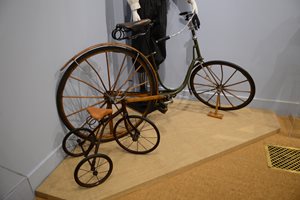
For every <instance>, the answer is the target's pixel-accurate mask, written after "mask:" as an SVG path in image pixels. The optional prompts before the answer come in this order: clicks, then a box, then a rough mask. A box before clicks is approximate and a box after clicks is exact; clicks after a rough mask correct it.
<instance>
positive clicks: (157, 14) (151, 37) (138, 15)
mask: <svg viewBox="0 0 300 200" xmlns="http://www.w3.org/2000/svg"><path fill="white" fill-rule="evenodd" d="M186 1H187V2H188V3H189V4H191V6H192V11H193V12H195V13H196V14H197V13H198V7H197V4H196V2H195V0H186ZM127 2H128V4H129V6H130V8H131V12H132V20H133V21H139V20H141V19H146V18H148V19H151V20H152V21H153V22H154V25H153V27H152V28H151V30H150V32H149V33H148V34H146V35H144V36H140V37H138V38H136V39H134V40H132V46H133V47H135V48H136V49H138V50H140V51H141V52H142V53H144V54H145V55H149V54H150V53H151V52H153V51H155V52H156V54H155V55H154V61H152V62H155V65H154V66H156V67H157V69H158V67H159V65H160V64H161V63H162V62H163V61H164V60H165V58H166V43H165V41H163V42H159V43H158V44H157V43H156V42H155V41H156V40H157V39H160V38H163V37H165V36H166V27H167V0H127Z"/></svg>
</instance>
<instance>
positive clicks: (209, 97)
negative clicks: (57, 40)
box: [56, 12, 255, 141]
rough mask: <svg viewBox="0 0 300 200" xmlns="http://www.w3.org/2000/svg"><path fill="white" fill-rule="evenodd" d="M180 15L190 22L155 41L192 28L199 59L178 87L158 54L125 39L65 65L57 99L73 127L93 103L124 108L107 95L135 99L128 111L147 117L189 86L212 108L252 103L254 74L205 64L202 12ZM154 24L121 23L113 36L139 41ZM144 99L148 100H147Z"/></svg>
mask: <svg viewBox="0 0 300 200" xmlns="http://www.w3.org/2000/svg"><path fill="white" fill-rule="evenodd" d="M180 15H181V16H183V17H184V19H185V20H186V21H187V22H186V25H185V26H184V27H183V28H182V30H180V31H179V32H177V33H175V34H173V35H170V36H167V37H165V38H161V39H160V40H158V41H154V42H160V41H163V40H168V39H170V38H172V37H174V36H176V35H178V34H180V33H181V32H183V31H184V30H186V29H187V28H188V29H189V30H190V31H191V40H192V41H193V47H192V49H191V52H192V53H193V57H192V60H191V62H190V65H189V66H188V68H187V71H186V75H185V78H184V80H183V82H182V83H181V84H180V85H179V86H178V88H175V89H170V88H168V87H167V86H165V85H164V84H163V82H162V81H161V79H160V77H159V74H158V72H157V71H156V70H155V69H156V67H155V66H153V65H155V63H154V62H150V61H151V60H152V59H153V56H154V55H155V52H153V53H151V54H150V55H144V54H143V53H141V52H139V51H138V50H137V49H134V48H133V47H131V46H130V45H127V44H124V43H121V42H118V43H103V44H97V45H94V46H91V47H89V48H87V49H85V50H83V51H81V52H79V53H78V54H76V55H75V56H74V57H73V58H71V59H70V60H69V61H68V62H67V63H66V64H65V65H64V66H63V68H62V69H61V70H62V71H63V75H62V78H61V80H60V82H59V85H58V90H57V96H56V101H57V109H58V114H59V116H60V118H61V120H62V121H63V123H64V124H65V126H66V127H67V128H68V129H70V130H72V129H74V128H77V127H84V126H86V121H85V119H86V115H88V113H87V108H88V107H90V106H97V107H100V108H108V109H113V110H119V109H120V108H119V107H120V106H119V105H118V104H112V103H111V102H110V101H109V100H108V99H107V98H106V96H109V97H110V98H118V96H119V95H120V94H122V95H124V97H125V98H126V99H130V100H131V101H130V102H128V103H127V104H126V106H127V108H128V112H130V113H138V114H139V115H141V116H146V115H147V114H149V113H150V112H152V111H153V110H156V109H158V110H162V111H163V112H165V111H166V110H165V108H166V102H170V101H171V100H172V98H174V97H175V96H176V95H177V94H178V93H180V92H181V91H183V90H184V89H185V88H186V87H188V89H189V91H190V93H192V94H194V96H195V97H196V98H197V99H198V100H199V101H201V102H202V103H204V104H206V105H207V106H209V107H212V108H218V109H220V110H236V109H241V108H243V107H245V106H247V105H248V104H249V103H250V102H251V101H252V99H253V98H254V95H255V84H254V81H253V79H252V77H251V76H250V74H249V73H248V72H247V71H246V70H244V69H243V68H242V67H240V66H238V65H236V64H233V63H231V62H227V61H221V60H214V61H208V62H204V59H203V57H202V55H201V52H200V47H199V43H198V39H197V36H196V31H197V28H198V27H197V26H198V25H197V24H195V20H194V19H195V17H197V15H196V14H193V13H189V12H184V13H181V14H180ZM151 26H152V22H151V20H149V19H144V20H141V21H138V22H129V23H121V24H117V25H116V28H115V30H113V31H112V36H113V38H115V39H117V40H125V39H133V38H136V37H138V36H140V35H144V34H147V32H148V31H149V29H150V28H151ZM159 88H162V89H159ZM141 98H143V99H144V100H145V101H144V102H141V101H140V100H139V99H141ZM135 101H136V102H135ZM114 124H115V121H114V120H111V121H110V123H108V124H107V126H106V131H105V133H104V135H103V138H102V139H103V141H110V140H113V139H114V136H113V127H114ZM117 134H118V133H117Z"/></svg>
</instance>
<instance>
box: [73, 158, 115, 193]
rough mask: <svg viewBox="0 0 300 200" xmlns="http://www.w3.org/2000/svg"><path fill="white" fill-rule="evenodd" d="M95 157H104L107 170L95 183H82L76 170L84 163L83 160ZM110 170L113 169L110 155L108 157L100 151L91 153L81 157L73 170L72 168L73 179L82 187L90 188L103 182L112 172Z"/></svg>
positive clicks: (86, 160)
mask: <svg viewBox="0 0 300 200" xmlns="http://www.w3.org/2000/svg"><path fill="white" fill-rule="evenodd" d="M96 157H101V158H104V159H105V160H106V161H107V162H108V163H109V170H108V172H107V174H106V175H105V176H104V177H103V178H102V179H100V180H98V181H97V182H96V183H94V184H85V183H82V182H81V181H80V178H79V177H78V172H79V170H80V167H81V166H82V165H83V164H84V163H85V162H88V161H89V160H90V159H93V158H96ZM112 170H113V162H112V160H111V159H110V157H108V156H107V155H105V154H101V153H97V154H92V155H89V156H87V157H85V158H84V159H82V160H81V161H80V162H79V163H78V165H77V166H76V168H75V170H74V179H75V182H76V183H77V184H78V185H80V186H82V187H86V188H91V187H95V186H98V185H100V184H102V183H104V182H105V181H106V180H107V179H108V177H109V176H110V175H111V173H112Z"/></svg>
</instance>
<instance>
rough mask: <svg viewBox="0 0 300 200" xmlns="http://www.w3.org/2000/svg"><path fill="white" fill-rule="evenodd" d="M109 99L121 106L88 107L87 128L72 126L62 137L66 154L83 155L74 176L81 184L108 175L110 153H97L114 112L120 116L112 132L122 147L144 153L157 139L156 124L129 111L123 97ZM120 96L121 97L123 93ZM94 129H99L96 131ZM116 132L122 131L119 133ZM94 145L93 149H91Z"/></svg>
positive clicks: (90, 183) (91, 183)
mask: <svg viewBox="0 0 300 200" xmlns="http://www.w3.org/2000/svg"><path fill="white" fill-rule="evenodd" d="M120 96H121V98H114V99H110V96H106V98H109V99H110V101H111V103H112V104H118V103H120V104H121V107H120V109H119V110H118V111H117V112H114V113H113V110H112V109H106V108H98V107H88V108H87V112H88V113H89V115H90V116H88V117H87V119H86V123H87V124H88V125H89V128H87V127H85V128H77V129H74V130H71V131H70V132H69V133H68V134H66V136H65V137H64V139H63V141H62V147H63V150H64V151H65V153H66V154H68V155H70V156H72V157H78V156H84V157H85V158H84V159H82V160H81V161H80V162H79V163H78V165H77V166H76V168H75V171H74V179H75V181H76V183H77V184H78V185H80V186H82V187H94V186H97V185H99V184H101V183H103V182H105V180H106V179H107V178H108V177H109V176H110V174H111V172H112V169H113V162H112V160H111V159H110V157H109V156H107V155H105V154H103V153H99V152H98V151H99V148H100V144H101V142H102V136H103V133H104V130H105V127H106V125H107V124H108V123H109V122H110V121H111V120H112V119H114V118H116V117H117V116H120V115H121V116H122V118H120V119H119V120H118V121H117V122H116V124H115V125H114V131H113V135H114V138H115V140H116V142H117V143H118V144H119V146H121V147H122V148H123V149H124V150H126V151H128V152H130V153H134V154H146V153H149V152H152V151H153V150H154V149H156V148H157V147H158V145H159V142H160V134H159V130H158V128H157V127H156V125H155V124H154V123H153V122H152V121H151V120H149V119H148V118H146V117H143V116H138V115H129V114H128V112H127V109H126V103H128V102H126V100H125V98H123V97H124V96H123V95H120ZM122 96H123V97H122ZM96 130H100V131H99V132H98V131H96ZM117 133H123V134H122V137H120V135H117ZM93 149H94V153H93V154H90V152H91V151H92V150H93Z"/></svg>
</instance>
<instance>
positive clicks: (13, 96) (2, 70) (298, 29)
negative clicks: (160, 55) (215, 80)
mask: <svg viewBox="0 0 300 200" xmlns="http://www.w3.org/2000/svg"><path fill="white" fill-rule="evenodd" d="M197 2H198V6H199V16H200V19H201V22H202V27H201V30H200V31H198V37H199V39H200V44H201V47H202V53H203V55H204V58H205V60H212V59H223V60H229V61H232V62H235V63H237V64H239V65H241V66H243V67H244V68H245V69H246V70H247V71H249V72H250V73H251V75H252V76H253V78H254V80H255V82H256V86H257V94H256V97H255V100H254V103H253V104H252V105H251V106H253V107H259V108H268V109H272V110H274V111H275V112H278V113H281V114H291V113H293V114H298V113H299V99H300V88H299V87H300V64H299V63H300V58H299V55H300V42H299V41H300V12H299V10H300V1H299V0H286V1H280V0H272V1H271V0H265V1H259V0H253V1H241V0H227V1H224V2H223V1H213V0H201V1H200V0H197ZM123 3H124V5H123ZM125 4H126V1H125V0H123V1H120V0H106V1H99V0H86V1H80V0H51V1H41V0H27V1H17V0H0V92H1V93H0V94H1V101H0V127H1V129H0V131H1V132H0V135H1V140H0V199H2V198H4V197H5V198H6V199H22V198H24V195H26V197H28V196H31V197H33V192H32V191H30V192H29V193H28V188H30V187H31V188H32V189H33V190H34V189H35V188H36V187H37V186H38V184H40V183H41V181H42V180H43V179H44V178H45V177H46V176H47V175H48V174H49V173H50V172H51V170H53V169H54V167H55V166H57V164H58V163H59V162H60V161H61V160H62V158H63V154H62V151H61V149H60V143H61V140H62V137H63V136H64V130H63V128H62V126H61V124H60V121H59V119H58V116H57V111H56V106H55V91H56V84H57V82H58V79H59V76H60V73H59V69H60V67H61V66H62V65H63V64H64V63H65V62H66V61H67V60H68V59H69V58H70V57H71V56H72V55H74V54H75V53H77V52H78V51H80V50H82V49H84V48H86V47H88V46H89V45H92V44H96V43H102V42H106V41H111V38H110V35H109V34H110V30H111V29H112V27H113V25H114V24H115V23H116V22H122V21H123V19H124V12H125V13H126V5H125ZM169 7H170V8H169V13H168V32H169V33H173V32H175V31H177V30H178V29H179V28H180V27H182V24H181V23H180V21H179V17H178V12H179V11H178V9H180V10H184V9H185V8H184V7H185V5H184V4H183V3H182V0H174V1H170V6H169ZM106 13H107V14H106ZM188 46H190V41H189V33H188V32H186V33H184V34H182V35H180V36H178V37H176V38H174V39H172V40H169V41H168V43H167V47H168V57H167V60H166V62H165V63H164V64H163V65H162V66H161V69H160V73H161V76H162V77H163V79H164V80H165V82H166V83H167V85H169V86H171V87H175V86H176V85H177V84H178V80H181V79H183V74H184V73H185V68H184V67H185V66H186V64H187V60H188V57H189V56H190V52H188V49H187V47H188ZM171 74H172V75H171ZM295 108H298V110H296V113H295V111H294V110H295ZM297 112H298V113H297ZM4 180H5V181H4ZM28 186H29V187H28ZM24 190H26V191H27V192H22V191H24ZM20 194H23V197H22V195H20ZM25 199H28V198H25Z"/></svg>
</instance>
